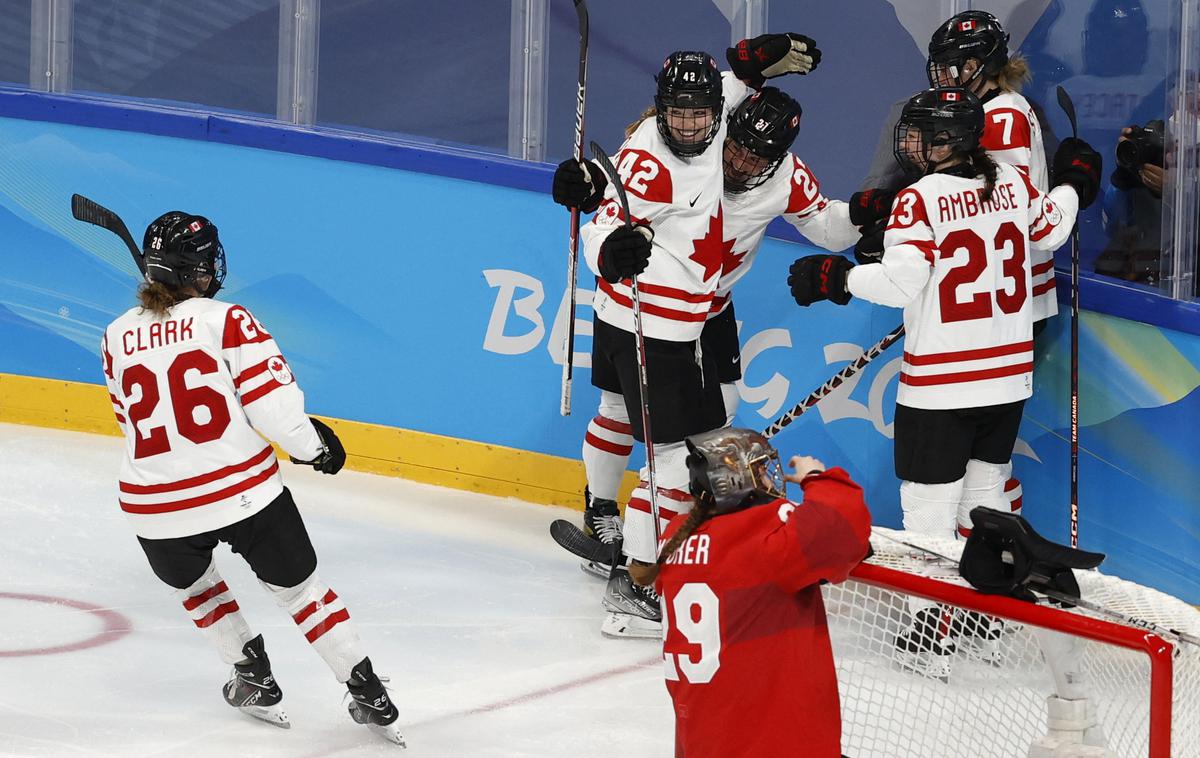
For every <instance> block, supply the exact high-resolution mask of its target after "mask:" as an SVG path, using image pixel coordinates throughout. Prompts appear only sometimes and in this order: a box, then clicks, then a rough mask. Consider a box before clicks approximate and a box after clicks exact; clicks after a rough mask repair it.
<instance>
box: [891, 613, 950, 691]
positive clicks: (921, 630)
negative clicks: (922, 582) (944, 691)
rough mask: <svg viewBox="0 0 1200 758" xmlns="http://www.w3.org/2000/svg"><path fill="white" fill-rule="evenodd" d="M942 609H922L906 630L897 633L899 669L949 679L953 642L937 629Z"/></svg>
mask: <svg viewBox="0 0 1200 758" xmlns="http://www.w3.org/2000/svg"><path fill="white" fill-rule="evenodd" d="M941 620H942V611H941V609H939V608H923V609H921V610H920V611H918V612H917V614H916V616H915V617H914V619H913V625H912V626H911V627H910V628H909V630H908V631H907V632H904V633H903V634H900V635H897V637H896V640H895V661H896V663H897V664H898V665H899V666H900V668H902V669H904V670H906V671H911V672H913V673H914V674H919V675H920V676H923V677H925V678H927V679H938V680H941V681H942V682H949V681H950V656H951V655H952V654H953V652H954V643H953V642H952V641H951V640H950V638H949V636H948V634H947V632H948V630H947V631H943V630H942V629H941V626H942V624H941Z"/></svg>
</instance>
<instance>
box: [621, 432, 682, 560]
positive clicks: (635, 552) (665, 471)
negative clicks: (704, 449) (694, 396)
mask: <svg viewBox="0 0 1200 758" xmlns="http://www.w3.org/2000/svg"><path fill="white" fill-rule="evenodd" d="M686 460H687V445H685V444H684V443H683V442H668V443H665V444H662V445H655V446H654V475H655V486H656V487H657V488H658V498H657V503H658V517H659V533H660V534H663V533H664V532H665V530H666V528H667V524H669V523H670V521H671V519H673V518H675V516H677V515H678V514H681V513H688V512H689V511H691V510H692V506H693V505H694V504H695V501H694V500H693V499H692V496H691V494H690V493H689V492H688V491H687V483H688V470H687V463H686V462H685V461H686ZM649 476H650V471H649V469H648V468H647V467H645V466H643V467H642V471H641V480H640V481H639V482H638V486H637V488H636V489H634V491H633V494H632V495H630V497H629V506H628V507H627V508H626V509H625V527H624V529H623V532H624V536H625V543H624V545H623V548H622V549H623V550H624V552H625V554H626V555H628V556H629V557H630V558H634V559H636V560H639V561H644V562H646V563H653V562H654V561H655V560H657V559H658V545H656V544H655V543H654V518H653V516H652V515H651V510H650V483H649ZM664 536H665V535H664Z"/></svg>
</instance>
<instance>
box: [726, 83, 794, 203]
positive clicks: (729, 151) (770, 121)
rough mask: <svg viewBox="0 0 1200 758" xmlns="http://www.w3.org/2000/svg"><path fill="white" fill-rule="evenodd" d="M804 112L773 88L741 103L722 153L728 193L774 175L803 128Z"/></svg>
mask: <svg viewBox="0 0 1200 758" xmlns="http://www.w3.org/2000/svg"><path fill="white" fill-rule="evenodd" d="M801 113H802V111H801V108H800V104H799V103H797V102H796V101H795V100H793V99H792V98H791V97H789V96H788V95H786V94H784V93H783V92H780V91H779V90H778V89H776V88H774V87H766V88H764V89H762V90H761V91H759V92H756V93H755V94H753V95H751V96H750V97H748V98H747V99H745V100H743V101H742V103H741V104H740V105H738V107H737V109H736V110H734V112H733V113H732V114H730V116H729V129H728V131H727V132H726V134H727V136H726V139H725V145H724V152H723V155H722V163H723V167H724V175H725V191H726V192H728V193H731V194H737V193H741V192H746V191H748V190H751V189H754V188H755V187H759V186H761V185H762V184H763V183H765V182H766V181H767V180H768V179H770V178H771V177H772V176H774V175H775V172H776V171H777V170H778V169H779V166H780V165H781V164H782V163H783V159H784V158H785V157H787V154H788V150H789V149H791V147H792V143H793V142H794V141H795V139H796V135H797V134H798V133H799V131H800V116H801Z"/></svg>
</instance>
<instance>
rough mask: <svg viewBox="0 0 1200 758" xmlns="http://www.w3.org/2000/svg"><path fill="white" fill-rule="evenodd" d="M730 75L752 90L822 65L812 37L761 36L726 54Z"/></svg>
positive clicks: (731, 48)
mask: <svg viewBox="0 0 1200 758" xmlns="http://www.w3.org/2000/svg"><path fill="white" fill-rule="evenodd" d="M725 60H726V61H728V62H729V68H730V70H732V71H733V75H734V76H736V77H737V78H739V79H741V80H742V81H743V82H745V83H746V84H748V85H750V86H751V87H753V88H754V89H758V88H759V87H762V86H763V83H764V82H766V80H767V79H773V78H775V77H776V76H783V75H784V74H807V73H808V72H809V71H812V70H813V69H814V68H816V67H817V64H819V63H820V62H821V51H820V50H819V49H817V43H816V42H814V41H813V39H812V37H805V36H804V35H803V34H793V33H791V32H789V33H787V34H760V35H759V36H757V37H755V38H754V39H744V40H742V41H741V42H739V43H737V45H736V46H734V47H730V48H727V49H726V50H725Z"/></svg>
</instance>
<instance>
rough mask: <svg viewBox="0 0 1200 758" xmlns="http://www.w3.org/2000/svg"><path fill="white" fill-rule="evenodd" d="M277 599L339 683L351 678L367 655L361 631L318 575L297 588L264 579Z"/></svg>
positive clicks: (264, 583)
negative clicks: (363, 650)
mask: <svg viewBox="0 0 1200 758" xmlns="http://www.w3.org/2000/svg"><path fill="white" fill-rule="evenodd" d="M263 586H265V587H266V588H267V589H268V590H270V591H271V594H273V595H274V596H275V602H276V603H278V604H279V607H280V608H283V609H284V610H286V611H287V612H288V613H289V614H291V616H292V620H293V621H295V622H296V626H298V627H300V631H301V632H303V633H304V638H305V639H307V640H308V641H309V643H311V644H312V646H313V649H314V650H316V651H317V653H318V654H319V655H320V656H321V657H322V658H324V659H325V663H326V664H328V665H329V668H330V669H331V670H332V671H333V675H334V676H335V677H336V678H337V680H338V681H339V682H345V681H347V680H348V679H349V678H350V670H351V669H353V668H354V666H355V665H356V664H357V663H358V662H359V661H361V660H362V659H363V658H365V657H366V654H365V653H363V652H362V649H361V645H360V644H359V640H358V632H357V630H355V628H354V624H352V623H351V622H350V612H349V611H347V610H346V606H345V605H343V603H342V601H341V600H340V599H339V598H338V596H337V593H335V592H334V591H333V590H331V589H329V585H327V584H325V583H324V582H322V581H321V580H320V579H319V578H318V577H317V575H316V572H314V573H313V575H312V576H310V577H308V579H305V580H304V581H303V582H301V583H300V584H299V585H297V586H295V587H277V586H276V585H274V584H267V583H266V582H263Z"/></svg>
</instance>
